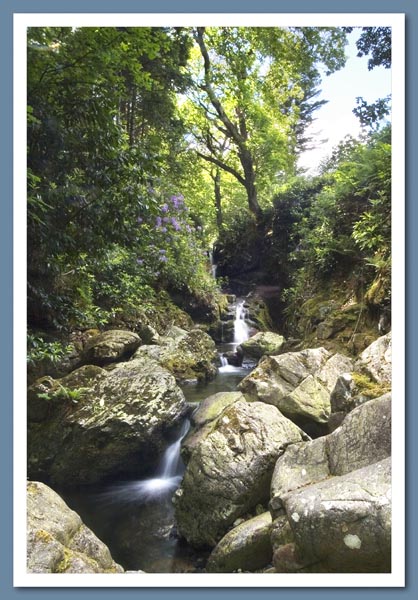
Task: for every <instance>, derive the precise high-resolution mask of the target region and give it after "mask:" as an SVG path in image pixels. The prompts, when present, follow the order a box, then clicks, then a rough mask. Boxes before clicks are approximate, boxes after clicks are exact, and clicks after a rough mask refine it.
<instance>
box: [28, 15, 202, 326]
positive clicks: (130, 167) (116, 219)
mask: <svg viewBox="0 0 418 600" xmlns="http://www.w3.org/2000/svg"><path fill="white" fill-rule="evenodd" d="M189 46H190V38H189V36H188V35H187V32H185V31H184V30H177V29H164V28H115V27H104V28H80V29H73V28H48V27H46V28H30V29H29V30H28V105H29V106H28V174H29V178H28V257H29V263H28V270H29V295H28V296H29V297H28V299H29V310H30V314H31V315H32V317H33V319H34V320H35V321H36V320H39V319H41V320H43V321H45V322H48V323H49V324H51V322H54V325H57V315H59V320H60V322H61V324H62V323H63V322H65V321H68V319H69V315H70V313H71V314H72V315H73V316H74V315H76V313H77V310H78V308H77V307H79V308H80V307H81V308H82V309H83V310H84V309H85V307H86V306H87V305H91V304H92V302H93V298H92V295H93V294H94V285H95V283H97V281H98V280H100V278H101V277H102V276H103V273H104V272H105V269H103V264H104V263H107V261H109V260H110V258H109V257H110V256H112V257H114V256H115V252H116V254H117V253H118V252H119V250H121V249H122V250H121V251H120V256H124V252H123V249H124V248H127V247H129V248H130V250H131V255H130V256H131V257H135V255H136V256H138V254H140V252H141V250H142V247H143V246H144V245H145V246H146V245H147V244H148V243H149V239H147V236H144V230H142V231H141V234H142V235H141V236H139V235H138V218H139V217H141V218H142V219H143V218H144V217H145V216H148V215H152V214H154V213H156V211H157V208H158V202H159V199H160V195H159V194H158V193H157V194H156V193H154V192H153V191H152V190H151V188H152V189H153V190H154V191H155V189H157V190H160V191H161V190H164V189H165V190H166V192H168V191H169V190H170V186H171V185H172V184H171V181H172V179H174V177H175V173H176V172H175V165H176V160H175V159H176V153H177V151H178V147H179V145H182V144H183V133H184V132H183V129H182V127H181V122H180V120H179V118H178V116H177V113H176V92H177V91H178V90H181V91H183V90H184V86H185V84H186V79H185V77H184V74H183V67H184V65H185V63H186V60H187V55H188V48H189ZM170 168H172V171H170ZM170 178H171V179H170ZM112 260H113V258H112ZM129 260H131V258H130V259H129ZM132 262H133V263H134V262H135V259H134V258H133V259H132ZM121 277H122V275H121ZM35 313H36V314H35ZM81 317H82V315H79V316H78V317H77V316H76V318H78V319H81Z"/></svg>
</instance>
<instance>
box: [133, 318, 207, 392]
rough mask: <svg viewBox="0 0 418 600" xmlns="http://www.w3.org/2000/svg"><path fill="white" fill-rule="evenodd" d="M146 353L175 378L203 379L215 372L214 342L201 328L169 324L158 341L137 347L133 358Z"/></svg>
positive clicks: (179, 380) (178, 379) (185, 379)
mask: <svg viewBox="0 0 418 600" xmlns="http://www.w3.org/2000/svg"><path fill="white" fill-rule="evenodd" d="M145 356H148V357H150V358H153V359H154V360H156V361H157V362H159V363H160V365H161V366H163V367H164V368H165V369H167V370H168V371H170V372H171V373H172V374H173V375H174V377H175V378H176V380H177V381H178V382H184V381H190V380H198V381H205V380H209V379H212V378H213V377H215V375H216V373H217V361H218V353H217V350H216V346H215V342H214V341H213V340H212V338H211V337H210V336H209V335H208V334H207V333H205V332H204V331H202V330H201V329H192V330H191V331H186V330H184V329H181V328H180V327H175V326H173V327H171V328H170V330H169V331H168V332H167V333H166V335H164V336H160V337H159V339H158V345H145V346H141V347H140V348H138V350H137V351H136V353H135V355H134V358H142V357H145Z"/></svg>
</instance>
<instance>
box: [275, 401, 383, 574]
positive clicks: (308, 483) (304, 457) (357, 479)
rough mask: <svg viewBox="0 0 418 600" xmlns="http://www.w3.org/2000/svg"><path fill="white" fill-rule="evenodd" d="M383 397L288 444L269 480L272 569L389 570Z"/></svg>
mask: <svg viewBox="0 0 418 600" xmlns="http://www.w3.org/2000/svg"><path fill="white" fill-rule="evenodd" d="M390 453H391V402H390V395H389V394H386V395H384V396H382V397H381V398H377V399H374V400H370V401H368V402H365V403H364V404H362V405H361V406H359V407H357V408H356V409H354V410H353V411H352V412H350V413H349V414H348V415H347V416H346V418H345V420H344V421H343V423H342V425H341V427H339V428H338V429H336V430H335V431H334V432H333V433H332V434H330V435H328V436H325V437H322V438H318V439H316V440H313V441H311V442H306V443H297V444H293V445H291V446H289V447H288V448H287V449H286V451H285V453H284V454H283V455H282V456H281V457H279V459H278V460H277V462H276V466H275V469H274V473H273V477H272V483H271V500H270V511H271V513H272V515H273V519H274V520H273V526H272V545H273V548H274V560H273V563H274V566H275V569H276V571H277V572H297V571H301V572H387V571H389V570H390V535H391V532H390V526H391V523H390Z"/></svg>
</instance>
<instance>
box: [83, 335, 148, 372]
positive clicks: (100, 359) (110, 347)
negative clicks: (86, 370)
mask: <svg viewBox="0 0 418 600" xmlns="http://www.w3.org/2000/svg"><path fill="white" fill-rule="evenodd" d="M140 345H141V338H140V337H139V335H138V334H137V333H134V332H133V331H123V330H120V329H112V330H109V331H104V332H103V333H99V334H98V335H95V336H93V337H91V338H90V339H89V340H88V341H87V343H86V345H85V346H84V349H83V351H82V354H81V357H80V364H83V365H98V366H104V365H107V364H109V363H112V362H117V361H120V360H126V359H127V358H129V357H130V356H132V354H133V353H134V352H135V350H136V349H137V348H138V347H139V346H140Z"/></svg>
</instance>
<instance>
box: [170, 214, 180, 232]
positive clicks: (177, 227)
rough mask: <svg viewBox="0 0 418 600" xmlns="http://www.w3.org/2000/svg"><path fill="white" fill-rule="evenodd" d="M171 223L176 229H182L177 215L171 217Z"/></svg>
mask: <svg viewBox="0 0 418 600" xmlns="http://www.w3.org/2000/svg"><path fill="white" fill-rule="evenodd" d="M171 224H172V226H173V227H174V229H175V230H176V231H179V230H180V229H181V225H180V223H179V222H178V221H177V219H176V218H175V217H171Z"/></svg>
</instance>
